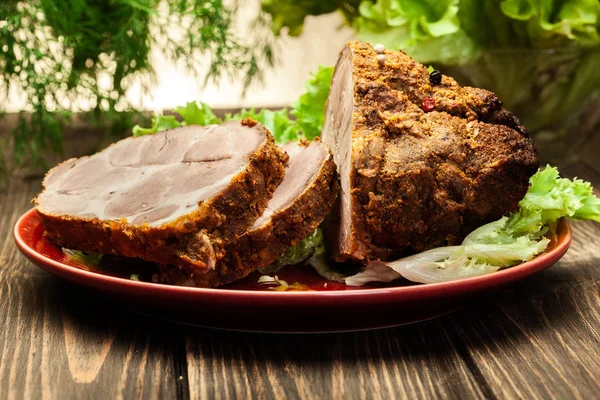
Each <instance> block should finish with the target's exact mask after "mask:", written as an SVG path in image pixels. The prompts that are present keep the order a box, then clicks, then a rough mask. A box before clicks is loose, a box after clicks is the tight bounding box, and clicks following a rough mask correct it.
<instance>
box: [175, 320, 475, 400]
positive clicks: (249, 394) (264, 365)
mask: <svg viewBox="0 0 600 400" xmlns="http://www.w3.org/2000/svg"><path fill="white" fill-rule="evenodd" d="M291 317H292V318H293V316H291ZM186 349H187V360H188V374H189V381H190V395H191V396H190V397H191V398H207V399H210V398H215V397H216V396H217V397H218V396H219V395H224V396H225V397H226V398H267V399H280V398H290V399H338V398H339V399H342V398H347V399H367V398H369V399H395V398H407V399H419V398H424V399H427V398H455V399H460V398H464V396H465V394H469V395H472V396H476V397H481V396H482V394H483V393H482V392H481V390H480V389H479V387H478V384H477V382H476V381H475V380H474V378H473V376H472V374H471V372H470V371H469V369H468V367H467V365H466V364H465V363H464V361H463V360H462V359H461V357H460V355H459V354H458V353H457V351H456V350H455V349H454V345H453V343H452V341H451V339H450V338H449V337H448V335H447V334H446V332H445V328H444V327H443V325H442V324H441V323H440V322H439V321H429V322H424V323H421V324H418V325H412V326H406V327H399V328H394V329H386V330H381V331H372V332H358V333H347V334H319V335H265V334H247V333H233V332H225V333H221V332H211V331H206V330H200V329H195V328H188V329H186Z"/></svg>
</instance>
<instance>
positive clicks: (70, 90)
mask: <svg viewBox="0 0 600 400" xmlns="http://www.w3.org/2000/svg"><path fill="white" fill-rule="evenodd" d="M235 17H236V8H235V5H234V6H226V5H225V4H224V2H223V0H208V1H200V0H168V1H159V0H32V1H28V2H25V1H14V0H4V1H2V2H0V91H3V92H4V93H5V96H4V101H5V102H6V101H7V99H8V93H9V91H11V93H12V90H13V89H12V88H13V87H16V88H18V89H19V90H20V91H22V92H23V94H24V96H26V99H27V106H26V109H25V110H24V111H23V112H21V113H20V116H19V122H18V125H17V127H16V128H15V129H14V130H13V131H12V132H11V135H10V136H9V137H8V138H4V139H2V140H3V142H1V143H0V172H1V171H2V170H4V171H6V170H7V169H8V168H9V166H10V165H11V164H12V165H15V166H20V165H30V166H41V167H44V168H47V167H48V166H47V165H46V161H45V155H46V154H47V152H53V153H59V154H60V153H61V152H62V144H63V130H64V128H65V126H66V125H68V124H69V123H70V120H71V113H72V112H73V111H78V112H84V113H86V117H87V120H88V121H89V122H90V123H91V124H92V125H93V126H95V127H100V128H103V129H104V130H105V132H106V133H107V134H112V135H115V136H120V135H123V134H124V133H125V132H126V131H127V130H128V128H130V127H131V126H133V125H135V122H136V121H139V120H140V115H141V114H139V113H138V112H137V111H136V110H135V109H134V107H133V106H132V104H130V102H129V101H128V100H127V98H126V96H125V93H126V92H127V90H128V89H129V88H130V87H132V85H134V84H140V82H141V90H142V93H147V92H148V90H149V88H150V85H151V84H152V83H153V82H154V80H155V74H154V71H153V69H152V66H151V64H150V59H149V53H150V50H151V49H153V50H156V51H159V52H161V53H162V54H164V55H165V56H166V58H167V59H169V60H171V61H173V62H179V63H183V64H184V65H185V66H186V67H187V69H188V70H189V71H190V72H191V73H192V74H193V75H194V76H197V77H202V76H204V77H205V78H204V79H205V82H207V81H217V80H218V79H219V78H221V77H222V76H230V77H231V76H239V75H241V76H243V77H244V81H245V84H246V87H247V86H248V85H250V83H252V82H253V81H255V80H257V78H258V79H259V78H260V74H261V71H262V70H263V69H264V67H266V66H271V65H273V63H274V57H273V51H272V45H273V42H272V40H273V38H272V37H270V36H268V35H266V34H264V35H263V36H261V35H259V34H258V35H257V33H256V32H259V33H260V32H261V29H262V28H263V27H265V26H267V24H265V23H257V24H255V25H253V26H252V28H251V29H253V30H255V32H253V33H254V36H253V35H244V36H248V37H257V40H255V41H254V42H253V43H248V42H247V41H246V40H242V39H241V38H240V37H238V36H236V35H235V34H234V32H233V31H232V26H233V24H234V23H235ZM262 31H263V32H266V31H268V28H266V29H262ZM202 55H209V56H210V61H209V63H208V65H207V64H206V62H204V63H202V62H200V61H199V57H200V56H202ZM9 154H11V156H10V157H9Z"/></svg>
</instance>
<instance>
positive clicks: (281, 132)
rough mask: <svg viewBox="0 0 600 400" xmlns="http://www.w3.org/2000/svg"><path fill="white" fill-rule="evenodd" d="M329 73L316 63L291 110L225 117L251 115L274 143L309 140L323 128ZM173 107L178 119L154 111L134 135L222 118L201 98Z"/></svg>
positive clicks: (227, 117)
mask: <svg viewBox="0 0 600 400" xmlns="http://www.w3.org/2000/svg"><path fill="white" fill-rule="evenodd" d="M332 76H333V67H325V66H319V69H318V70H317V72H316V73H314V74H311V77H310V79H309V80H308V81H307V82H306V93H304V94H302V95H301V96H300V98H299V99H298V100H297V101H296V102H295V103H294V104H293V105H292V109H291V111H288V109H287V108H282V109H280V110H269V109H266V108H263V109H261V110H256V109H255V108H251V109H249V110H246V109H244V110H241V111H240V112H238V113H235V114H227V115H225V118H224V120H225V121H231V120H241V119H244V118H252V119H254V120H256V121H258V122H260V123H261V124H263V125H264V126H265V127H266V128H267V129H268V130H269V131H270V132H271V133H272V134H273V136H274V137H275V141H276V142H277V143H287V142H291V141H294V140H298V139H300V138H301V137H304V138H306V139H308V140H312V139H314V138H315V137H316V136H319V135H321V130H322V129H323V123H324V121H325V102H326V101H327V96H328V95H329V87H330V85H331V78H332ZM174 111H175V112H176V113H177V114H179V115H180V116H181V121H179V120H177V118H176V117H175V116H174V115H161V114H154V116H153V117H152V126H151V127H150V128H143V127H141V126H139V125H136V126H134V127H133V136H143V135H152V134H154V133H156V132H160V131H164V130H166V129H171V128H177V127H180V126H184V125H202V126H205V125H211V124H220V123H222V122H223V120H221V119H220V118H219V117H217V116H216V115H215V113H214V112H213V111H212V109H211V108H210V106H209V105H208V104H206V103H203V102H194V101H192V102H189V103H187V104H186V105H185V106H181V107H177V108H175V110H174ZM294 117H295V118H294Z"/></svg>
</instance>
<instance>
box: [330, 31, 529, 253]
mask: <svg viewBox="0 0 600 400" xmlns="http://www.w3.org/2000/svg"><path fill="white" fill-rule="evenodd" d="M436 75H437V74H436ZM437 78H439V75H438V76H436V79H431V80H430V72H429V71H428V69H427V68H426V67H425V66H423V65H421V64H419V63H418V62H416V61H414V60H412V59H411V58H410V57H408V56H407V55H406V54H405V53H403V52H402V51H389V50H388V51H385V52H384V53H383V55H378V53H377V52H375V51H374V50H373V48H372V47H371V45H369V44H367V43H361V42H349V43H348V44H347V45H346V46H345V47H344V49H343V50H342V52H341V55H340V58H339V60H338V62H337V65H336V67H335V72H334V76H333V82H332V85H331V89H330V92H329V97H328V100H327V106H326V115H325V125H324V128H323V135H322V138H323V140H324V141H325V143H327V144H328V145H329V147H330V148H331V149H332V151H333V152H334V160H335V163H336V164H337V167H338V171H339V175H340V179H341V194H340V197H339V202H338V203H339V204H337V205H336V207H335V209H334V211H333V212H332V215H331V217H330V218H329V219H328V223H327V227H328V230H327V233H328V236H329V239H330V242H331V243H330V251H331V253H332V256H333V257H334V258H335V259H336V260H337V261H357V262H363V263H367V262H369V261H371V260H375V259H390V258H393V257H396V256H398V255H402V254H405V253H410V252H418V251H422V250H426V249H430V248H433V247H437V246H444V245H452V244H456V243H459V242H460V241H461V240H462V239H463V237H464V236H465V235H466V234H467V233H468V232H470V231H471V230H473V229H474V228H476V227H478V226H480V225H482V224H485V223H487V222H490V221H492V220H495V219H498V218H500V217H501V216H502V215H504V214H507V213H508V212H509V211H511V210H514V209H515V208H516V207H517V203H518V202H519V200H520V199H521V198H522V197H523V196H524V194H525V192H526V191H527V188H528V179H529V177H530V176H531V175H532V174H533V173H535V171H536V170H537V168H538V159H537V153H536V150H535V148H534V146H533V143H532V141H531V139H529V138H528V136H527V133H526V131H525V128H523V126H522V125H521V124H520V123H519V121H518V119H517V118H516V117H515V116H514V115H513V114H511V113H510V112H508V111H506V110H504V109H503V108H502V102H501V101H500V100H499V99H498V98H497V97H496V95H494V94H493V93H491V92H488V91H486V90H482V89H474V88H469V87H461V86H459V85H458V84H457V83H456V82H455V81H454V80H453V79H452V78H450V77H448V76H443V77H442V79H441V82H439V81H438V79H437ZM438 82H439V83H438Z"/></svg>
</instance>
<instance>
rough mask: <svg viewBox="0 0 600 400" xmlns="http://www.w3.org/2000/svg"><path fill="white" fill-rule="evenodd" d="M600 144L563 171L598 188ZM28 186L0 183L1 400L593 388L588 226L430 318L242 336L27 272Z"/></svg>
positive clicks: (578, 393)
mask: <svg viewBox="0 0 600 400" xmlns="http://www.w3.org/2000/svg"><path fill="white" fill-rule="evenodd" d="M596 142H597V138H596V139H594V143H596ZM598 143H600V142H598ZM85 144H86V141H85V139H81V141H80V142H79V141H78V142H73V143H72V144H71V146H72V147H74V148H77V149H78V150H77V151H82V149H84V148H85ZM597 146H600V144H598V145H594V147H595V150H593V149H590V148H587V149H586V151H585V154H586V155H585V157H584V158H583V160H582V161H580V162H578V163H577V164H575V165H571V166H561V167H560V170H561V171H562V172H563V173H565V174H566V175H569V176H571V177H572V176H575V175H577V176H579V177H581V178H583V179H586V180H589V181H590V182H592V183H593V184H594V186H595V187H596V193H597V194H598V195H600V190H598V189H600V163H598V161H597V153H598V152H599V151H600V147H597ZM33 176H34V175H33ZM39 189H40V183H39V179H37V178H35V177H34V178H30V179H29V180H18V181H17V180H13V181H11V182H10V185H9V186H8V188H6V190H4V191H0V399H19V398H33V399H36V398H47V399H71V398H75V399H78V398H92V399H95V398H99V399H108V398H110V399H112V398H125V399H130V398H160V399H162V398H168V399H170V398H177V399H187V398H193V399H194V398H206V399H211V398H223V399H225V398H232V399H233V398H244V399H245V398H260V399H262V398H265V399H280V398H291V399H328V398H333V399H337V398H349V399H363V398H369V399H371V398H373V399H377V398H380V399H391V398H406V399H421V398H423V399H429V398H449V399H465V398H487V399H494V398H499V399H505V398H506V399H511V398H540V399H542V398H543V399H545V398H558V399H563V398H582V399H588V398H598V393H600V381H599V376H600V225H599V224H594V223H579V224H575V225H573V228H574V238H573V244H572V247H571V249H570V250H569V252H568V253H567V255H566V256H565V257H564V258H563V259H562V260H561V261H560V262H559V263H557V264H556V265H554V266H553V267H552V268H549V269H547V270H545V271H543V272H541V273H539V274H536V275H534V276H532V277H530V278H529V279H526V280H524V281H522V282H519V283H517V284H515V285H512V286H511V287H509V288H506V289H504V290H501V291H496V292H491V293H489V295H488V296H486V297H483V298H481V299H479V300H478V301H476V302H474V303H473V304H472V305H470V306H468V307H465V308H464V309H462V310H459V311H458V312H456V313H454V314H451V315H449V316H446V317H443V318H439V319H437V320H433V321H428V322H423V323H420V324H416V325H411V326H405V327H398V328H393V329H386V330H380V331H372V332H359V333H349V334H326V335H306V336H303V335H268V334H248V333H235V332H219V331H211V330H205V329H199V328H191V327H180V326H177V325H173V324H170V323H167V322H164V321H157V320H154V319H151V318H148V317H145V316H142V315H138V314H135V313H133V312H130V311H128V310H127V308H126V306H124V305H121V304H117V303H114V302H112V301H111V300H110V299H108V298H107V297H105V296H102V294H101V293H95V292H89V291H87V290H85V289H81V288H78V287H75V286H73V285H71V284H68V283H65V282H63V281H61V280H59V279H57V278H54V277H53V276H51V275H49V274H47V273H45V272H43V271H41V270H39V269H37V268H36V267H34V266H33V265H32V264H31V263H29V262H28V261H27V260H26V259H25V258H24V257H23V256H22V255H21V254H20V253H19V252H18V250H17V249H16V247H15V245H14V243H13V239H12V229H13V226H14V224H15V222H16V220H17V219H18V217H19V216H20V215H22V213H23V212H25V211H26V210H27V209H28V208H29V207H30V204H29V201H30V200H31V198H32V197H33V196H34V195H35V194H36V193H37V192H38V191H39ZM291 317H293V316H291Z"/></svg>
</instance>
